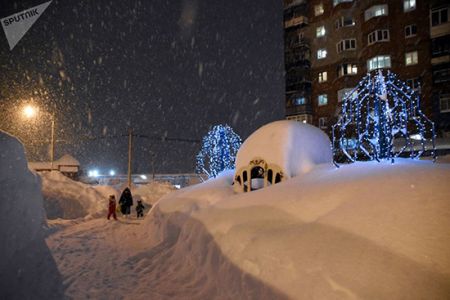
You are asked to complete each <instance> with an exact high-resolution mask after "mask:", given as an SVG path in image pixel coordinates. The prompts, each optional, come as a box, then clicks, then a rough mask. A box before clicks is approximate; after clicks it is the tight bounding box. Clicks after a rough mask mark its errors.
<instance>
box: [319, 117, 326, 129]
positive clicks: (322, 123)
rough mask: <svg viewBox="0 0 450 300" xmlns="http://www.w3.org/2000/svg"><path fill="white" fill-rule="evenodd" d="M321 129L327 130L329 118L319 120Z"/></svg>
mask: <svg viewBox="0 0 450 300" xmlns="http://www.w3.org/2000/svg"><path fill="white" fill-rule="evenodd" d="M319 128H321V129H325V128H327V118H326V117H322V118H319Z"/></svg>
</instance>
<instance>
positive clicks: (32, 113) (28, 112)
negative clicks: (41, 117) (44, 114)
mask: <svg viewBox="0 0 450 300" xmlns="http://www.w3.org/2000/svg"><path fill="white" fill-rule="evenodd" d="M23 115H24V116H25V117H26V118H28V119H31V118H34V117H36V115H37V109H36V107H34V106H32V105H29V104H28V105H26V106H25V107H24V108H23Z"/></svg>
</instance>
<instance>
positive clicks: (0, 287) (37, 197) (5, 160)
mask: <svg viewBox="0 0 450 300" xmlns="http://www.w3.org/2000/svg"><path fill="white" fill-rule="evenodd" d="M0 188H1V191H2V192H1V193H0V211H1V212H2V217H1V218H0V241H1V246H0V257H1V260H0V291H1V294H2V298H4V299H32V298H34V299H54V298H61V296H62V294H61V293H62V289H61V286H62V283H61V281H60V276H59V272H58V270H57V268H56V264H55V262H54V260H53V258H52V256H51V254H50V252H49V249H48V247H47V245H46V244H45V241H44V228H43V227H44V226H45V212H44V209H43V201H42V195H41V187H40V180H39V177H38V176H36V175H34V174H33V173H31V172H30V171H29V170H28V165H27V160H26V157H25V151H24V148H23V145H22V144H21V143H20V142H19V141H18V140H17V139H16V138H14V137H12V136H10V135H8V134H6V133H4V132H2V131H0ZM43 274H45V276H42V275H43Z"/></svg>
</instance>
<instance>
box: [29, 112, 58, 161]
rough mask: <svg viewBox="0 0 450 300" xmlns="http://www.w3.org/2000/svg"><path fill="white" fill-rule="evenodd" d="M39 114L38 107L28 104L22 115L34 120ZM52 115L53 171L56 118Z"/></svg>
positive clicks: (51, 150) (51, 148)
mask: <svg viewBox="0 0 450 300" xmlns="http://www.w3.org/2000/svg"><path fill="white" fill-rule="evenodd" d="M38 112H39V108H38V107H36V106H33V105H31V104H27V105H25V106H24V107H23V109H22V113H23V115H24V116H25V118H27V119H32V118H34V117H37V115H38ZM49 115H50V121H51V126H52V133H51V144H50V146H51V147H50V165H51V169H52V170H53V161H54V160H55V116H54V115H53V114H49Z"/></svg>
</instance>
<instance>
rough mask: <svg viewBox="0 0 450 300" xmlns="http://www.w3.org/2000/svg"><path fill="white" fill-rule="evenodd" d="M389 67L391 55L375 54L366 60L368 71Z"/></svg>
mask: <svg viewBox="0 0 450 300" xmlns="http://www.w3.org/2000/svg"><path fill="white" fill-rule="evenodd" d="M390 67H391V57H390V56H389V55H380V56H375V57H372V58H370V59H369V60H367V70H369V71H372V70H376V69H381V68H390Z"/></svg>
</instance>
